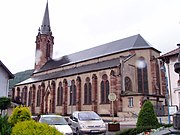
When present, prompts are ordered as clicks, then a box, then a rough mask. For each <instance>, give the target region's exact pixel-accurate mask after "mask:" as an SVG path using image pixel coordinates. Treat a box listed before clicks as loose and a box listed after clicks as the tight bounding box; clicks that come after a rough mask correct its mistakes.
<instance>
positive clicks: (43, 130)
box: [11, 120, 63, 135]
mask: <svg viewBox="0 0 180 135" xmlns="http://www.w3.org/2000/svg"><path fill="white" fill-rule="evenodd" d="M11 135H63V134H62V133H60V132H59V131H57V130H56V129H55V128H54V127H50V126H48V125H47V124H44V123H38V122H35V121H34V120H30V121H23V122H19V123H17V124H16V125H15V126H14V127H13V128H12V133H11Z"/></svg>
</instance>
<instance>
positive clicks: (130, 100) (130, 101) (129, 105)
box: [128, 97, 134, 107]
mask: <svg viewBox="0 0 180 135" xmlns="http://www.w3.org/2000/svg"><path fill="white" fill-rule="evenodd" d="M128 99H129V104H128V107H133V106H134V105H133V97H129V98H128Z"/></svg>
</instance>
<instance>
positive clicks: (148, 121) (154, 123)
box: [136, 101, 160, 128]
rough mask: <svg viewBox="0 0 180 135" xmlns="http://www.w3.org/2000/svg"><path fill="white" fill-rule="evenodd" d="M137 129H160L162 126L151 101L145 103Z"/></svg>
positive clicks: (139, 116)
mask: <svg viewBox="0 0 180 135" xmlns="http://www.w3.org/2000/svg"><path fill="white" fill-rule="evenodd" d="M136 127H137V128H143V127H147V128H148V127H151V128H158V127H160V124H159V122H158V119H157V117H156V114H155V112H154V109H153V105H152V103H151V102H150V101H145V102H144V104H143V107H142V108H141V110H140V112H139V115H138V120H137V123H136Z"/></svg>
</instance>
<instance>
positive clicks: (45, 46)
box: [34, 1, 54, 70]
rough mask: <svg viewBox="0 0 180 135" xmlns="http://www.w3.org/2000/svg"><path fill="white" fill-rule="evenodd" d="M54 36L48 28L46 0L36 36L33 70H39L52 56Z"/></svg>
mask: <svg viewBox="0 0 180 135" xmlns="http://www.w3.org/2000/svg"><path fill="white" fill-rule="evenodd" d="M53 44H54V37H53V36H52V32H51V29H50V20H49V9H48V1H47V4H46V9H45V12H44V17H43V21H42V25H41V28H39V30H38V35H37V36H36V54H35V67H34V68H35V70H39V69H40V68H41V67H42V66H43V65H44V64H45V63H46V62H48V61H49V60H51V59H52V56H53Z"/></svg>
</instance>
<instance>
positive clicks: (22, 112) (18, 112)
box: [9, 106, 32, 126]
mask: <svg viewBox="0 0 180 135" xmlns="http://www.w3.org/2000/svg"><path fill="white" fill-rule="evenodd" d="M26 120H32V119H31V113H30V111H29V109H28V108H27V107H23V106H18V107H16V108H14V110H13V112H12V115H11V116H10V117H9V122H10V123H11V124H12V126H14V125H15V124H16V123H17V122H21V121H26Z"/></svg>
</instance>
